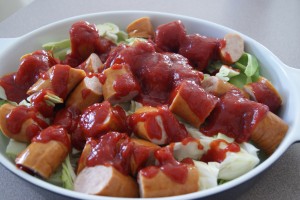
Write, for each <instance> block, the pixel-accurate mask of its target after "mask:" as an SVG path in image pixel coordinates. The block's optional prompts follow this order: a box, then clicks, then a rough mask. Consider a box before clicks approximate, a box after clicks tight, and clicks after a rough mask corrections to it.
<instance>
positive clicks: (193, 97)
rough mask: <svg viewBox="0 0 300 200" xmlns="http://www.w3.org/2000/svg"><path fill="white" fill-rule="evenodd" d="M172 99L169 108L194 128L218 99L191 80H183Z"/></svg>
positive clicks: (206, 115)
mask: <svg viewBox="0 0 300 200" xmlns="http://www.w3.org/2000/svg"><path fill="white" fill-rule="evenodd" d="M176 92H177V93H176V95H175V98H174V99H173V101H172V103H171V105H170V110H171V112H173V113H174V114H176V115H178V116H179V117H181V118H182V119H184V120H185V121H186V122H188V123H190V124H191V125H193V126H194V127H196V128H199V126H200V125H201V124H202V123H203V122H204V120H205V119H206V118H207V117H208V116H209V114H210V112H211V111H212V110H213V109H214V107H215V106H216V104H217V102H218V101H219V99H218V98H217V97H215V96H214V95H212V94H209V93H207V92H206V91H205V90H204V89H203V88H201V87H200V86H198V85H196V84H194V83H192V82H187V81H186V82H183V83H182V84H181V85H180V86H179V88H178V89H176Z"/></svg>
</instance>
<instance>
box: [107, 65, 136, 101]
mask: <svg viewBox="0 0 300 200" xmlns="http://www.w3.org/2000/svg"><path fill="white" fill-rule="evenodd" d="M122 68H125V69H127V68H128V67H127V66H126V65H119V64H115V65H113V66H112V69H114V70H121V69H122ZM126 71H127V73H125V74H122V75H119V76H117V78H116V79H115V80H114V83H113V88H114V90H115V92H116V94H115V96H116V98H117V99H118V98H122V97H125V96H127V95H128V94H130V93H132V92H135V93H136V94H138V92H139V90H140V88H139V85H138V84H137V81H136V80H135V78H134V77H133V75H132V74H131V72H130V70H129V69H128V70H126Z"/></svg>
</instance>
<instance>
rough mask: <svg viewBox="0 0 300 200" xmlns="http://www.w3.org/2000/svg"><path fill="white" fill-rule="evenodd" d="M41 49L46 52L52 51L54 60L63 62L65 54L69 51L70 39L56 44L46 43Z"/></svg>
mask: <svg viewBox="0 0 300 200" xmlns="http://www.w3.org/2000/svg"><path fill="white" fill-rule="evenodd" d="M42 47H43V49H45V50H47V51H52V53H53V56H54V57H55V58H58V59H60V60H64V59H65V57H66V55H67V53H68V52H69V51H70V48H71V42H70V39H65V40H61V41H57V42H48V43H46V44H44V45H43V46H42Z"/></svg>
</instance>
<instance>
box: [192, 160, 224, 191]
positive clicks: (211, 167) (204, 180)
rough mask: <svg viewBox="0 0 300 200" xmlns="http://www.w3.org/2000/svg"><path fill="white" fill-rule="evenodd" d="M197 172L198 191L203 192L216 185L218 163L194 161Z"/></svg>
mask: <svg viewBox="0 0 300 200" xmlns="http://www.w3.org/2000/svg"><path fill="white" fill-rule="evenodd" d="M194 164H195V166H196V167H197V169H198V172H199V181H198V185H199V189H200V190H205V189H209V188H212V187H216V186H217V185H218V173H219V163H217V162H209V163H205V162H201V161H194Z"/></svg>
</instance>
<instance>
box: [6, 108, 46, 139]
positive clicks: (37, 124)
mask: <svg viewBox="0 0 300 200" xmlns="http://www.w3.org/2000/svg"><path fill="white" fill-rule="evenodd" d="M19 107H20V106H19ZM20 108H22V110H24V112H23V113H24V115H22V118H23V121H18V119H12V120H13V122H12V123H16V124H18V126H20V129H19V130H16V131H17V132H13V131H12V130H11V128H14V127H13V126H12V125H11V124H10V123H9V121H11V120H10V119H9V118H10V117H9V116H11V113H12V112H13V111H14V110H15V109H18V110H20ZM20 108H17V106H14V105H11V104H8V103H7V104H3V105H2V106H1V107H0V129H1V131H2V133H3V134H4V135H5V136H7V137H9V138H12V139H14V140H16V141H19V142H26V143H30V141H31V139H32V137H34V136H35V135H36V134H37V133H38V132H39V131H40V130H42V129H43V128H45V127H47V126H48V124H47V122H46V120H44V118H42V116H41V114H39V113H37V112H35V111H34V110H31V109H30V108H27V107H25V106H21V107H20ZM22 110H21V111H22ZM15 111H16V110H15ZM16 114H17V115H18V116H20V114H18V113H17V112H16ZM19 120H20V119H19Z"/></svg>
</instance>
